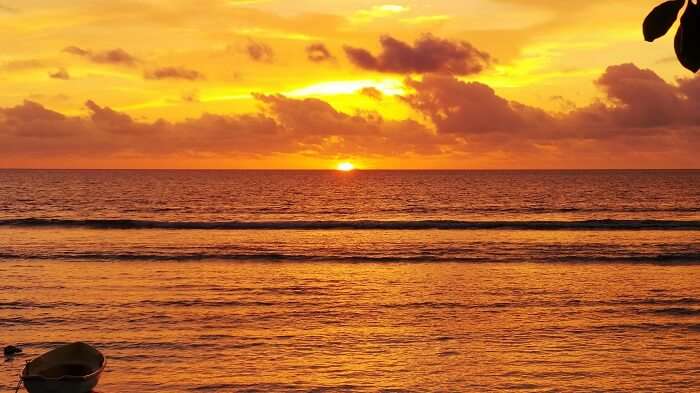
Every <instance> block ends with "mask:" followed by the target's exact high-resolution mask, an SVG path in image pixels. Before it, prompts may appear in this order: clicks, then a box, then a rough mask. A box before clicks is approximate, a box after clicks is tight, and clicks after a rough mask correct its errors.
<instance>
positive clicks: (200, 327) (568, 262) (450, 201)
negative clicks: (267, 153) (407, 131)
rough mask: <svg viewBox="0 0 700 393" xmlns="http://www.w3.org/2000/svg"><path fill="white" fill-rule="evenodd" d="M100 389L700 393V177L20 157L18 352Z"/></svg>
mask: <svg viewBox="0 0 700 393" xmlns="http://www.w3.org/2000/svg"><path fill="white" fill-rule="evenodd" d="M78 340H81V341H86V342H90V343H92V344H94V345H96V346H97V347H99V348H100V349H101V350H103V352H104V353H105V354H106V355H107V357H108V362H109V364H108V371H107V373H106V374H105V376H104V378H103V381H102V382H101V383H100V386H99V391H100V392H103V393H110V392H111V393H117V392H163V393H184V392H239V391H240V392H277V391H279V392H287V391H289V392H309V391H313V392H377V391H385V392H444V391H475V392H486V391H524V392H550V391H552V392H553V391H620V392H637V391H649V392H697V391H700V172H698V171H651V172H641V171H590V172H586V171H525V172H507V171H496V172H472V171H429V172H382V171H376V172H375V171H371V172H352V173H340V172H331V171H327V172H325V171H18V170H5V171H2V170H0V344H2V345H8V344H19V345H21V346H22V347H23V348H24V349H25V352H26V355H25V356H23V357H18V358H16V359H14V360H12V361H6V362H4V363H0V391H11V390H12V389H14V386H15V384H16V381H17V374H18V373H19V371H20V370H21V368H22V366H23V363H24V360H27V359H30V358H31V357H32V356H34V355H38V354H40V353H42V352H44V351H45V350H47V349H50V348H52V347H54V346H55V345H58V344H60V343H64V342H70V341H78Z"/></svg>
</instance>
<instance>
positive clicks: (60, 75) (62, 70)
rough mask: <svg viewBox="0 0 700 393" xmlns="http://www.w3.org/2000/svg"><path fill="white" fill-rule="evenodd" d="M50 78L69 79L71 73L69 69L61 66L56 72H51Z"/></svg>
mask: <svg viewBox="0 0 700 393" xmlns="http://www.w3.org/2000/svg"><path fill="white" fill-rule="evenodd" d="M49 78H52V79H62V80H68V79H70V74H68V71H67V70H66V69H65V68H59V69H58V70H57V71H55V72H49Z"/></svg>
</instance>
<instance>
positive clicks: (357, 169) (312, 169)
mask: <svg viewBox="0 0 700 393" xmlns="http://www.w3.org/2000/svg"><path fill="white" fill-rule="evenodd" d="M0 171H222V172H224V171H251V172H255V171H258V172H262V171H308V172H342V171H340V170H338V169H333V168H26V167H17V168H13V167H6V168H5V167H0ZM408 171H414V172H418V171H424V172H431V171H432V172H436V171H474V172H476V171H482V172H487V171H492V172H496V171H511V172H516V171H700V168H405V169H404V168H355V169H353V170H352V171H350V172H408ZM345 173H347V172H345Z"/></svg>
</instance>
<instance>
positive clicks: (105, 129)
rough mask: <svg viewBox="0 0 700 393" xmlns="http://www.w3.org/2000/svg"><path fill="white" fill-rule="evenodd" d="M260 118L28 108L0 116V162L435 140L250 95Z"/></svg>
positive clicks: (433, 146)
mask: <svg viewBox="0 0 700 393" xmlns="http://www.w3.org/2000/svg"><path fill="white" fill-rule="evenodd" d="M256 98H257V99H258V100H259V102H260V103H261V104H262V105H263V107H264V111H263V112H261V113H250V114H236V115H214V114H204V115H202V116H200V117H199V118H195V119H187V120H183V121H179V122H168V121H165V120H157V121H154V122H146V121H141V120H138V119H135V118H132V117H131V116H129V115H128V114H125V113H122V112H119V111H116V110H114V109H112V108H109V107H106V106H100V105H98V104H97V103H95V102H94V101H88V102H86V104H85V107H86V108H87V110H88V111H89V113H88V116H86V117H77V116H66V115H63V114H61V113H58V112H55V111H52V110H50V109H47V108H45V107H44V106H42V105H40V104H38V103H36V102H31V101H25V102H24V103H23V104H21V105H17V106H15V107H10V108H0V157H4V158H5V159H7V158H8V157H23V158H25V159H26V157H36V158H37V159H39V158H40V157H42V156H44V155H47V154H51V155H55V156H60V157H64V158H66V159H69V158H71V157H82V158H89V157H92V158H93V159H103V158H106V157H127V156H128V157H142V158H148V159H153V158H164V157H173V156H176V157H182V156H188V157H211V156H221V157H225V158H230V157H232V156H262V155H271V154H277V153H300V152H304V153H306V154H312V155H318V156H328V157H332V156H335V155H337V154H345V155H357V154H364V155H378V154H379V155H403V154H408V153H411V152H422V153H429V152H437V151H438V150H437V149H438V144H437V142H438V139H437V138H436V136H435V135H434V133H433V132H432V131H431V130H429V129H428V128H426V127H425V126H424V125H422V124H420V123H417V122H415V121H412V120H387V119H384V118H382V117H381V116H379V115H378V114H376V113H365V114H356V115H348V114H345V113H342V112H339V111H337V110H335V109H334V108H333V107H332V106H330V105H329V104H328V103H326V102H324V101H321V100H316V99H305V100H296V99H291V98H287V97H283V96H280V95H272V96H269V95H256Z"/></svg>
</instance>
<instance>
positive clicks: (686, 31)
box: [674, 2, 700, 72]
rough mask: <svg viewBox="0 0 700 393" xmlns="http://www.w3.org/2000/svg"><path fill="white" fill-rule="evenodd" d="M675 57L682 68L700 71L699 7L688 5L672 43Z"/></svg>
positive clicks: (697, 5)
mask: <svg viewBox="0 0 700 393" xmlns="http://www.w3.org/2000/svg"><path fill="white" fill-rule="evenodd" d="M674 46H675V48H676V56H678V60H679V61H680V62H681V64H682V65H683V67H685V68H687V69H689V70H691V71H693V72H698V70H700V5H699V4H694V3H692V2H690V3H688V8H686V9H685V12H684V13H683V16H682V17H681V25H680V27H679V28H678V32H677V33H676V39H675V42H674Z"/></svg>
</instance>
